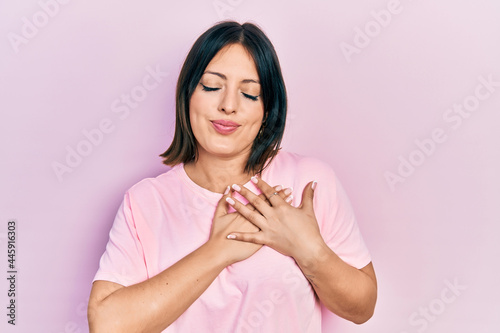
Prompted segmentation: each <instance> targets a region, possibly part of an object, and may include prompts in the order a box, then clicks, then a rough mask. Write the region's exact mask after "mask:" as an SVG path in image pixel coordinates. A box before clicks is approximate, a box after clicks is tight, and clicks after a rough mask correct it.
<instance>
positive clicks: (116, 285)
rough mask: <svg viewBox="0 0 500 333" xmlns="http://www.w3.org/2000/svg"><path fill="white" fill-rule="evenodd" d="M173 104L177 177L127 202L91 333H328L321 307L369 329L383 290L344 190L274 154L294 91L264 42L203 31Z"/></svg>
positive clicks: (241, 29) (243, 34)
mask: <svg viewBox="0 0 500 333" xmlns="http://www.w3.org/2000/svg"><path fill="white" fill-rule="evenodd" d="M176 98H177V103H176V128H175V135H174V139H173V142H172V144H171V146H170V147H169V149H168V150H167V151H166V152H165V153H163V154H162V155H161V156H163V157H164V163H165V164H167V165H170V166H173V168H172V169H171V170H169V171H168V172H166V173H164V174H162V175H160V176H158V177H156V178H149V179H145V180H143V181H141V182H139V183H138V184H136V185H135V186H133V187H132V188H131V189H130V190H129V191H127V193H126V194H125V198H124V201H123V203H122V205H121V207H120V209H119V211H118V213H117V216H116V219H115V222H114V224H113V227H112V229H111V231H110V240H109V242H108V245H107V247H106V252H105V253H104V254H103V256H102V258H101V262H100V267H99V270H98V272H97V274H96V276H95V278H94V283H93V287H92V292H91V295H90V300H89V311H88V317H89V325H90V330H91V332H160V331H162V330H163V332H183V333H184V332H301V333H302V332H320V331H321V306H325V307H326V308H327V309H329V310H330V311H332V312H334V313H336V314H338V315H339V316H341V317H344V318H346V319H348V320H351V321H353V322H355V323H362V322H365V321H366V320H368V319H369V318H370V317H371V315H372V313H373V310H374V306H375V301H376V293H377V286H376V278H375V273H374V270H373V266H372V264H371V259H370V255H369V253H368V251H367V249H366V247H365V245H364V243H363V240H362V237H361V234H360V232H359V230H358V227H357V225H356V221H355V219H354V215H353V213H352V211H351V208H350V205H349V201H348V199H347V197H346V195H345V193H344V191H343V190H342V188H341V186H340V184H339V183H338V181H337V179H336V177H335V175H334V173H333V171H332V170H331V169H330V168H329V167H328V166H327V165H326V164H324V163H322V162H320V161H318V160H316V159H312V158H305V157H302V156H299V155H296V154H291V153H287V152H284V151H281V150H280V149H279V146H280V143H281V139H282V136H283V130H284V126H285V118H286V91H285V85H284V82H283V78H282V75H281V69H280V66H279V62H278V58H277V56H276V53H275V51H274V48H273V46H272V44H271V42H270V41H269V39H268V38H267V37H266V36H265V34H264V33H263V32H262V31H261V30H260V29H259V28H258V27H257V26H255V25H253V24H250V23H245V24H243V25H240V24H239V23H237V22H231V21H229V22H222V23H219V24H217V25H215V26H213V27H212V28H210V29H209V30H207V31H206V32H205V33H204V34H202V35H201V36H200V37H199V38H198V40H197V41H196V42H195V43H194V45H193V47H192V49H191V51H190V52H189V54H188V56H187V58H186V61H185V63H184V66H183V68H182V70H181V73H180V75H179V80H178V84H177V92H176ZM313 179H314V180H315V181H312V180H313ZM271 185H272V186H271ZM292 187H293V188H296V189H303V191H302V195H301V197H300V196H299V195H297V196H296V197H294V196H293V195H292V194H291V192H292ZM316 296H317V297H316Z"/></svg>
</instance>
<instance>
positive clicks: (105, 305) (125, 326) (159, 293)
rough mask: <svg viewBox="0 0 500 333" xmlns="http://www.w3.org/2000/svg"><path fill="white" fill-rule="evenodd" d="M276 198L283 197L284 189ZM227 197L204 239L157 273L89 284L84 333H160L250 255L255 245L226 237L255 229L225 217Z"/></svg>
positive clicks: (234, 215)
mask: <svg viewBox="0 0 500 333" xmlns="http://www.w3.org/2000/svg"><path fill="white" fill-rule="evenodd" d="M280 196H282V197H283V198H285V193H284V191H280ZM228 197H230V194H229V193H228V191H227V192H226V193H225V195H223V196H222V198H221V200H220V201H219V203H218V205H217V208H216V211H215V214H214V219H213V222H212V230H211V234H210V238H209V240H208V241H207V242H206V243H205V244H203V245H202V246H200V247H199V248H198V249H196V250H195V251H193V252H192V253H190V254H189V255H187V256H186V257H184V258H182V259H181V260H179V261H178V262H177V263H175V264H174V265H172V266H170V267H169V268H167V269H166V270H164V271H163V272H161V273H159V274H158V275H156V276H154V277H152V278H150V279H148V280H145V281H143V282H140V283H137V284H134V285H131V286H127V287H124V286H122V285H120V284H117V283H113V282H109V281H102V280H97V281H95V282H94V284H93V286H92V291H91V294H90V299H89V307H88V321H89V327H90V332H105V333H109V332H125V331H126V332H160V331H162V330H164V329H165V328H166V327H168V326H169V325H170V324H172V323H173V322H174V321H175V320H176V319H177V318H178V317H179V316H180V315H181V314H182V313H184V311H186V309H187V308H189V306H191V304H192V303H193V302H194V301H196V299H198V298H199V297H200V295H201V294H202V293H203V292H204V291H205V290H206V289H207V288H208V287H209V286H210V284H211V283H212V282H213V281H214V279H215V278H216V277H217V276H218V275H219V273H220V272H221V271H222V270H223V269H224V268H225V267H226V266H228V265H230V264H232V263H235V262H237V261H241V260H244V259H246V258H248V257H249V256H251V255H252V254H254V253H255V252H256V251H257V250H258V249H259V248H260V247H261V245H259V244H250V243H239V244H238V243H235V242H231V241H230V240H228V239H226V235H227V234H228V233H229V232H230V231H232V230H234V228H236V229H237V230H240V231H247V232H248V231H257V230H258V229H257V228H256V227H255V226H254V225H253V224H251V223H249V222H248V221H247V220H246V219H245V218H243V217H242V216H241V215H240V214H239V213H237V212H234V213H230V214H228V213H227V204H226V200H225V199H226V198H228ZM249 209H250V208H249Z"/></svg>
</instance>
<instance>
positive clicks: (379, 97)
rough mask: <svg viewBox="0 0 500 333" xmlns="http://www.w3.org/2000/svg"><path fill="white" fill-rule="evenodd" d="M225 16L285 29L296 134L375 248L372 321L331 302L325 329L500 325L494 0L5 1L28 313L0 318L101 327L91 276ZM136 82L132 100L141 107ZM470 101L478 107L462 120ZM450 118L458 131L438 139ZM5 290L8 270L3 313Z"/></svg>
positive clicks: (157, 163) (277, 40)
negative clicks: (184, 75)
mask: <svg viewBox="0 0 500 333" xmlns="http://www.w3.org/2000/svg"><path fill="white" fill-rule="evenodd" d="M225 18H234V19H236V20H238V21H240V22H245V21H246V20H251V21H253V22H255V23H257V24H259V25H260V26H261V27H262V28H263V29H264V31H265V32H266V33H267V34H268V36H269V37H270V38H271V40H272V41H273V43H274V45H275V47H276V50H277V53H278V56H279V57H280V61H281V65H282V69H283V73H284V77H285V81H286V84H287V89H288V96H289V116H288V120H287V121H288V123H287V129H286V135H285V140H284V144H283V146H284V148H285V149H287V150H290V151H294V152H297V153H302V154H305V155H311V156H316V157H319V158H321V159H323V160H324V161H326V162H328V163H329V164H330V165H331V166H332V167H333V168H334V170H335V171H336V172H337V174H338V176H339V178H340V179H341V181H342V183H343V185H344V187H345V188H346V191H347V193H348V195H349V197H350V199H351V201H352V205H353V206H354V209H355V212H356V214H357V218H358V223H359V225H360V227H361V229H362V231H363V234H364V237H365V240H366V242H367V244H368V246H369V248H370V250H371V253H372V255H373V262H374V266H375V269H376V272H377V275H378V280H379V299H378V304H377V308H376V312H375V315H374V317H373V318H372V319H371V320H370V321H369V322H368V323H366V324H364V325H362V326H356V325H354V324H351V323H348V322H346V321H344V320H342V319H338V318H335V317H333V316H331V317H329V319H328V320H327V322H326V323H325V332H346V333H350V332H394V333H403V332H407V333H413V332H473V331H474V332H497V331H498V329H499V328H500V319H499V318H500V317H498V311H499V310H500V307H499V305H498V299H499V297H500V292H499V288H498V287H497V283H498V281H499V277H500V270H499V269H498V268H497V267H496V266H497V265H496V263H497V261H498V257H499V255H500V249H499V246H498V235H499V232H500V226H499V225H500V224H499V222H500V210H499V207H500V206H499V203H500V190H499V189H500V177H499V176H498V170H500V131H499V130H498V124H499V123H500V84H499V83H496V82H499V81H500V62H499V60H498V59H500V43H499V41H500V2H498V1H495V0H478V1H474V2H465V1H452V0H438V1H425V0H418V1H416V0H413V1H411V0H401V1H395V0H389V1H386V0H384V1H367V0H364V1H356V2H352V3H351V2H346V1H326V0H313V1H303V0H295V1H284V0H278V1H265V0H257V1H249V0H220V1H211V0H207V1H201V0H197V1H189V2H180V1H176V2H165V1H147V2H142V3H135V2H126V3H124V2H123V1H116V0H114V1H105V2H84V1H68V0H65V1H62V0H60V1H59V2H57V1H56V0H41V1H34V0H29V1H22V2H17V1H2V2H1V3H0V22H1V24H0V36H2V38H1V39H0V110H1V115H2V117H1V121H0V135H1V138H0V139H1V140H0V142H1V143H0V147H1V152H0V153H1V156H2V157H1V162H0V167H1V173H0V177H1V178H0V180H1V183H0V184H1V185H0V249H1V250H0V262H1V265H0V266H1V267H2V271H4V272H6V271H7V253H6V231H7V221H9V220H10V219H15V220H16V221H17V226H18V239H17V246H18V252H17V264H18V270H19V273H18V281H17V282H18V285H17V291H18V295H17V299H16V304H17V325H16V327H12V326H11V325H8V324H7V317H6V315H5V314H3V312H2V313H0V315H1V316H0V318H3V319H2V320H1V321H0V330H1V331H2V332H54V333H61V332H73V333H74V332H86V331H88V328H87V323H86V302H87V299H88V294H89V291H90V282H91V280H92V278H93V276H94V274H95V271H96V269H97V265H98V260H99V258H100V256H101V254H102V252H103V251H104V247H105V244H106V241H107V238H108V232H109V228H110V227H111V224H112V222H113V218H114V215H115V213H116V210H117V208H118V205H119V203H120V201H121V200H122V196H123V193H124V192H125V190H126V189H128V188H129V187H130V186H131V185H133V184H134V183H136V182H137V181H139V180H141V179H142V178H145V177H150V176H156V175H158V174H159V173H162V172H164V171H166V170H167V168H166V167H164V166H162V164H161V159H160V158H159V157H158V154H160V153H162V152H163V151H164V150H165V149H166V147H168V144H169V143H170V140H171V137H172V134H173V125H174V92H175V84H176V79H177V75H178V73H179V70H180V67H181V65H182V62H183V60H184V58H185V56H186V54H187V52H188V51H189V48H190V47H191V45H192V43H193V42H194V40H195V39H196V38H197V37H198V36H199V35H200V34H201V33H202V32H203V31H205V30H206V29H207V28H208V27H210V26H211V25H212V24H214V23H215V22H217V21H219V20H222V19H225ZM31 25H32V26H31ZM155 70H156V71H159V72H161V73H162V74H160V76H158V77H157V86H156V87H155V88H153V89H150V90H145V89H144V87H143V80H144V78H145V77H147V75H148V73H149V72H151V71H155ZM147 80H149V81H148V82H149V83H152V82H154V81H151V80H150V79H147ZM481 80H483V81H484V80H490V81H492V82H493V83H492V84H490V86H489V89H490V90H488V87H486V86H484V85H483V86H482V88H477V87H478V85H481V82H482V81H481ZM495 84H496V85H495ZM141 87H142V88H141ZM149 87H150V88H151V84H150V85H149ZM478 89H479V92H481V93H482V95H480V96H482V97H481V99H479V98H478V97H477V91H478ZM488 91H489V94H488V96H487V97H485V94H486V92H488ZM126 94H133V95H134V96H135V98H136V104H134V107H133V108H132V107H128V110H129V111H130V112H128V113H126V112H127V111H126V107H125V104H124V103H125V102H123V101H122V95H126ZM467 103H469V104H467ZM474 103H476V104H474ZM454 105H455V107H457V108H460V107H462V109H464V108H465V107H468V108H469V109H473V110H472V111H470V112H468V111H467V112H463V113H462V114H464V115H466V116H460V118H461V120H457V118H456V117H457V116H458V115H459V113H456V112H455V111H453V110H454V109H453V107H454ZM455 110H456V109H455ZM451 116H453V117H455V118H453V119H454V120H453V121H451V118H450V117H451ZM446 117H448V118H446ZM458 121H460V124H459V125H458ZM102 122H104V123H105V125H102ZM106 122H107V124H106ZM100 124H101V125H102V128H104V129H105V130H106V131H107V133H104V132H103V134H102V137H101V136H100V135H99V134H97V133H96V132H95V129H96V128H99V126H100ZM102 128H101V130H100V131H101V132H102ZM435 129H438V131H439V130H440V131H441V133H444V134H443V135H444V136H445V137H446V140H444V141H443V140H442V142H438V143H434V144H431V143H429V140H431V139H432V133H433V131H435ZM85 132H87V133H93V135H94V136H93V140H94V142H95V144H90V145H89V143H85V141H87V142H88V141H89V139H87V138H86V136H85ZM416 140H417V141H418V142H420V145H421V146H422V145H423V147H424V148H419V147H418V145H417V143H415V141H416ZM425 143H426V144H427V146H425ZM425 147H427V148H425ZM78 149H79V150H80V152H83V153H85V154H86V155H87V156H83V157H82V158H81V160H78V158H76V157H73V159H72V160H71V158H70V162H71V163H73V165H74V167H68V166H67V169H59V170H65V171H64V172H63V173H62V174H61V171H59V177H58V175H57V172H55V171H54V165H55V164H57V163H59V164H57V165H58V166H59V168H60V167H61V165H63V164H67V161H66V157H67V155H68V151H71V150H75V151H77V150H78ZM426 152H427V153H426ZM410 159H412V161H413V162H414V164H416V166H408V165H406V169H405V166H400V164H401V163H403V164H405V163H406V164H408V163H410V162H401V161H408V160H410ZM398 168H399V169H400V170H399V171H398ZM69 169H71V170H70V171H69ZM398 172H399V173H398ZM388 175H391V176H389V177H392V178H391V179H393V181H394V179H397V181H394V182H393V185H392V186H391V185H390V183H389V182H388V181H387V179H386V178H387V177H388ZM402 175H403V176H402ZM394 177H396V178H394ZM397 177H399V178H397ZM2 274H3V273H2ZM5 274H6V273H5ZM453 285H455V287H453ZM457 285H458V286H459V287H458V288H457ZM7 289H8V286H7V281H6V279H4V278H2V279H0V295H1V296H0V305H2V308H4V309H5V306H6V305H7V302H8V298H7ZM4 312H5V313H6V312H7V310H4Z"/></svg>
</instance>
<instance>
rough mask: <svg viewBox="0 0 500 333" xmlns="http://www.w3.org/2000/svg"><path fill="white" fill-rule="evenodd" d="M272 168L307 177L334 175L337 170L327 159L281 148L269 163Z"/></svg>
mask: <svg viewBox="0 0 500 333" xmlns="http://www.w3.org/2000/svg"><path fill="white" fill-rule="evenodd" d="M269 168H270V169H274V170H280V172H289V171H291V172H293V173H295V174H299V175H302V176H306V177H321V178H322V177H333V178H335V172H334V171H333V169H332V167H331V166H330V165H329V164H328V163H326V162H325V161H323V160H321V159H319V158H316V157H312V156H305V155H301V154H297V153H293V152H289V151H283V150H280V152H279V153H278V155H276V157H275V158H274V160H273V161H272V162H271V164H270V165H269Z"/></svg>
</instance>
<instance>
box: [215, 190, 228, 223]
mask: <svg viewBox="0 0 500 333" xmlns="http://www.w3.org/2000/svg"><path fill="white" fill-rule="evenodd" d="M230 196H231V188H230V187H229V186H228V187H227V188H226V191H225V192H224V194H223V195H222V198H220V200H219V202H218V203H217V207H216V208H215V213H214V216H215V217H221V216H224V215H226V214H227V202H226V198H228V197H230Z"/></svg>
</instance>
